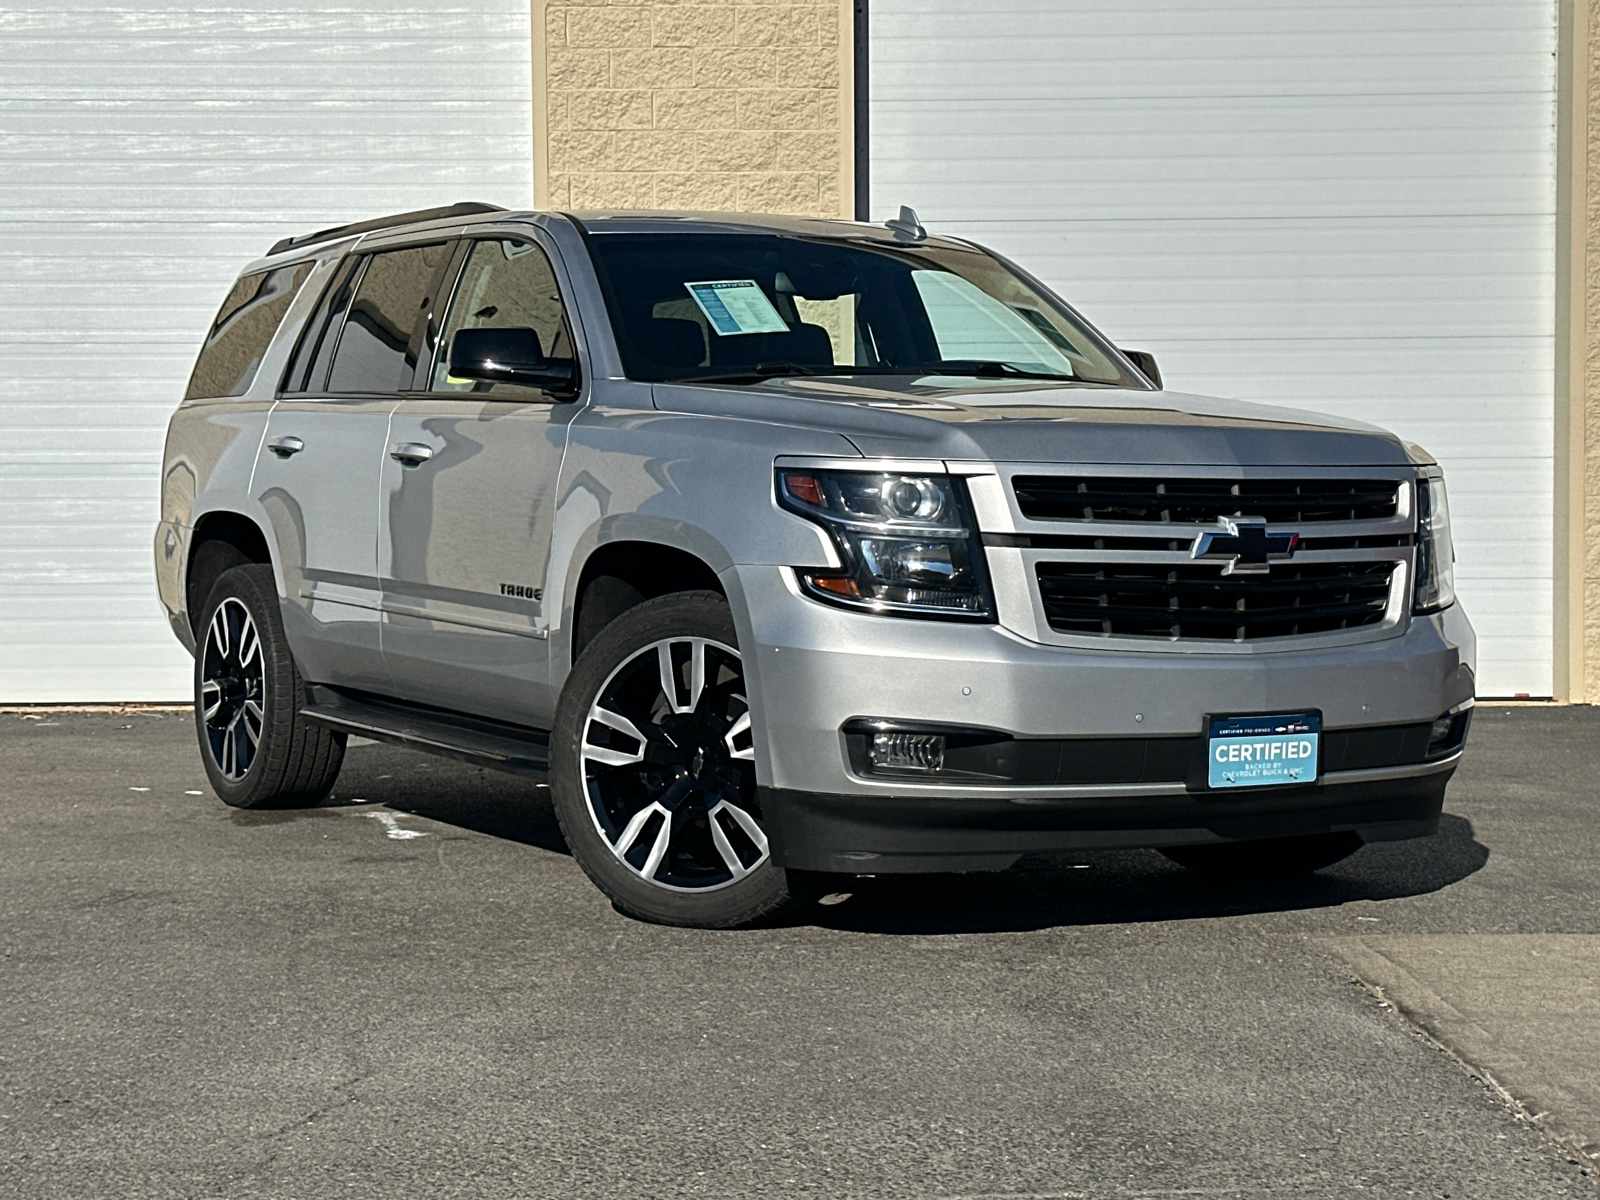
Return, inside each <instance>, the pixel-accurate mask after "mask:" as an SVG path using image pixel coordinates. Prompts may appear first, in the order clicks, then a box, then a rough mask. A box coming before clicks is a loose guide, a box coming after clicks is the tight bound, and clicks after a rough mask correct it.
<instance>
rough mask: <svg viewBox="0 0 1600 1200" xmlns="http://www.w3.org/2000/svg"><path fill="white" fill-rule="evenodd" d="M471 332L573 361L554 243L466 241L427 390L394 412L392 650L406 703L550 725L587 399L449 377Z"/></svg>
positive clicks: (387, 544)
mask: <svg viewBox="0 0 1600 1200" xmlns="http://www.w3.org/2000/svg"><path fill="white" fill-rule="evenodd" d="M463 328H529V329H532V330H533V331H534V333H535V334H536V335H537V336H538V339H539V345H540V347H541V348H542V349H543V351H544V353H545V355H546V356H547V357H549V358H571V357H573V356H574V349H573V341H572V330H571V326H570V324H569V322H568V320H567V316H566V312H565V309H564V307H563V304H562V299H561V291H560V287H559V285H558V283H557V280H556V275H555V272H554V270H553V269H552V267H551V262H550V259H549V257H548V256H547V255H546V253H545V251H544V250H543V249H541V248H540V246H539V245H537V244H536V243H535V242H533V241H532V240H529V239H527V238H523V237H518V238H503V237H493V238H485V239H481V240H477V241H474V242H472V243H470V244H469V247H468V253H467V255H466V259H465V262H464V264H463V266H462V270H461V276H460V281H459V283H458V284H457V285H456V288H455V294H454V296H453V298H452V299H451V301H450V305H449V309H448V312H447V314H446V316H445V319H444V321H443V323H442V329H441V332H440V336H439V338H438V353H437V356H436V358H435V361H434V366H433V369H432V373H431V376H430V378H429V379H428V380H427V390H426V394H414V395H411V396H408V397H406V398H405V399H403V400H402V401H401V403H400V405H399V407H398V408H396V409H395V411H394V413H393V415H392V417H391V419H390V424H389V453H388V454H387V455H386V456H385V458H384V462H383V466H382V473H383V475H382V485H381V489H380V505H379V507H380V511H379V518H378V519H379V537H378V574H379V578H380V581H381V586H382V589H383V607H384V631H383V648H384V658H385V661H386V662H387V663H388V667H389V673H390V675H391V676H392V678H393V680H394V684H395V687H396V689H397V690H398V693H399V694H400V695H402V696H404V697H405V698H407V699H408V700H418V701H422V702H423V703H427V704H434V705H438V706H440V707H443V708H451V709H458V710H460V711H463V712H470V713H476V714H479V715H482V716H488V717H494V718H498V719H500V720H506V721H515V722H518V723H522V724H528V725H534V726H541V727H548V726H549V724H550V721H551V717H552V714H553V711H554V698H553V696H552V695H551V689H550V663H549V642H548V640H547V639H548V636H549V617H548V613H549V611H550V605H551V604H559V598H552V599H551V600H549V601H547V600H546V597H545V595H544V584H545V569H546V566H547V564H548V559H549V550H550V529H551V521H552V519H553V516H554V512H555V489H556V480H557V476H558V474H559V472H560V469H561V457H562V452H563V451H564V449H565V447H566V440H567V425H568V422H569V421H570V420H571V419H572V416H573V414H574V413H575V412H576V411H577V409H578V407H579V405H578V403H576V402H572V401H561V400H558V399H556V398H555V397H552V396H550V395H548V394H546V393H544V392H542V391H538V390H536V389H532V388H527V387H522V386H519V385H515V384H507V383H493V384H490V383H483V382H477V383H474V382H471V381H467V380H456V379H452V378H451V377H450V375H449V372H448V363H449V356H450V343H451V340H452V339H453V338H454V336H455V334H456V331H458V330H460V329H463ZM417 386H418V388H419V389H421V388H422V387H423V380H421V379H419V380H418V381H417Z"/></svg>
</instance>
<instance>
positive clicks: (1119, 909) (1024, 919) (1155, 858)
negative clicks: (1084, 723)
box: [311, 746, 1489, 934]
mask: <svg viewBox="0 0 1600 1200" xmlns="http://www.w3.org/2000/svg"><path fill="white" fill-rule="evenodd" d="M364 803H381V804H383V805H385V806H386V807H388V808H390V809H393V810H394V811H396V812H408V813H413V814H415V815H416V816H419V817H426V818H428V819H429V820H432V821H439V822H441V823H443V824H446V825H454V826H456V827H457V828H459V829H465V830H470V831H472V832H474V833H481V834H485V835H487V836H489V837H495V838H503V839H505V840H506V841H511V842H519V843H521V844H523V845H525V846H536V847H538V848H539V849H541V850H548V851H550V852H551V853H553V854H570V853H571V852H570V851H569V850H568V849H567V843H566V839H565V838H564V837H562V835H561V827H560V826H559V825H558V824H557V823H556V817H555V810H554V808H553V807H552V806H551V803H550V791H549V789H548V788H546V787H542V786H540V785H538V784H535V783H532V782H530V781H528V780H526V779H523V778H520V777H518V776H515V775H504V774H500V773H498V772H495V771H486V770H483V769H482V768H479V767H472V766H467V765H465V764H463V763H457V762H453V761H450V760H448V759H439V758H432V757H429V756H427V755H423V754H420V753H418V752H415V751H410V750H403V749H400V748H397V747H393V746H363V747H361V748H360V750H359V751H357V752H352V753H351V754H350V755H349V757H347V758H346V760H345V770H344V772H343V773H342V774H341V775H340V778H339V786H338V789H337V790H336V791H335V793H334V795H333V797H331V798H330V799H329V800H328V801H327V802H326V807H329V808H334V807H343V806H347V805H351V804H364ZM311 811H312V812H315V811H316V810H311ZM1488 861H1489V850H1488V848H1487V847H1485V846H1483V845H1481V844H1480V843H1479V842H1478V841H1477V839H1476V837H1475V836H1474V832H1473V828H1472V824H1471V822H1469V821H1467V820H1466V819H1465V818H1464V817H1458V816H1453V815H1451V814H1448V813H1446V814H1445V815H1444V816H1443V817H1442V818H1440V821H1439V831H1438V832H1437V833H1435V834H1434V835H1433V836H1432V837H1427V838H1417V839H1413V840H1411V841H1404V842H1377V843H1374V844H1373V845H1370V846H1363V847H1362V848H1361V849H1360V850H1358V851H1356V853H1355V854H1353V855H1351V856H1350V857H1349V858H1347V859H1345V860H1344V861H1343V862H1340V863H1335V864H1334V865H1333V866H1331V867H1328V868H1327V869H1325V870H1323V871H1319V872H1317V873H1316V874H1314V875H1309V876H1306V877H1305V878H1303V879H1298V880H1293V881H1291V882H1288V883H1279V884H1257V885H1243V884H1241V885H1237V886H1231V885H1228V884H1225V883H1217V882H1215V881H1211V880H1207V879H1204V878H1202V877H1200V876H1198V875H1195V874H1194V873H1192V872H1190V871H1187V870H1185V869H1184V868H1182V867H1180V866H1178V865H1177V864H1176V863H1173V862H1171V861H1169V860H1168V859H1166V858H1163V857H1162V856H1161V855H1160V854H1158V853H1156V852H1155V851H1153V850H1101V851H1085V852H1082V853H1073V854H1055V855H1032V856H1029V857H1026V858H1024V859H1022V860H1021V861H1020V862H1019V863H1017V864H1016V866H1014V867H1012V868H1011V869H1010V870H1008V871H1000V872H994V873H986V872H979V873H974V874H970V875H880V876H877V877H875V878H851V877H849V876H839V877H838V880H837V891H839V892H848V893H849V894H850V900H849V901H848V902H847V903H844V904H837V905H823V906H818V905H807V906H805V907H803V908H801V909H800V910H799V911H797V912H796V913H795V914H794V916H793V917H792V918H791V919H790V920H789V921H788V922H787V923H788V924H791V925H814V926H817V927H820V928H826V929H838V930H847V931H857V932H863V933H887V934H930V933H986V932H993V933H999V932H1024V931H1028V930H1035V929H1048V928H1053V927H1064V926H1074V925H1109V924H1125V923H1137V922H1142V921H1183V920H1193V919H1196V918H1204V917H1227V916H1239V915H1242V914H1248V913H1266V912H1292V911H1295V910H1302V909H1318V908H1335V907H1337V906H1339V905H1341V904H1348V903H1350V902H1351V901H1355V900H1393V899H1398V898H1401V897H1405V896H1422V895H1426V894H1428V893H1429V892H1436V891H1439V890H1441V889H1443V888H1446V887H1449V886H1450V885H1451V884H1453V883H1457V882H1459V881H1460V880H1462V879H1465V878H1467V877H1468V876H1469V875H1472V874H1475V873H1476V872H1477V871H1479V870H1481V869H1482V868H1483V866H1484V864H1485V863H1487V862H1488Z"/></svg>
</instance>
